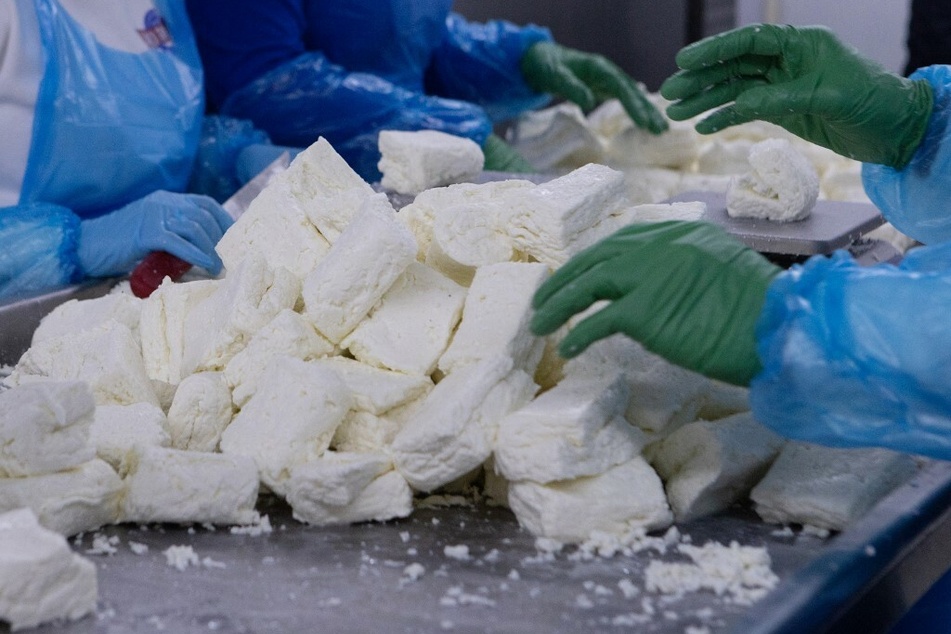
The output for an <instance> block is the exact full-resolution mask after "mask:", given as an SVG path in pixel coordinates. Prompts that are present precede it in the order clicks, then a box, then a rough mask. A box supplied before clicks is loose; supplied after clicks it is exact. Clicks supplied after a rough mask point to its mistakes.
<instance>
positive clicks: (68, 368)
mask: <svg viewBox="0 0 951 634" xmlns="http://www.w3.org/2000/svg"><path fill="white" fill-rule="evenodd" d="M49 380H52V381H85V382H86V383H87V384H88V385H89V387H90V389H91V390H92V393H93V397H94V398H95V400H96V404H97V405H132V404H133V403H140V402H145V403H151V404H153V405H158V397H157V396H156V395H155V390H154V389H153V388H152V382H151V379H150V378H149V376H148V374H147V373H146V371H145V363H144V361H143V360H142V353H141V352H140V346H139V343H138V342H137V341H136V339H135V337H134V336H133V335H132V331H131V330H129V328H128V327H127V326H124V325H122V324H120V323H119V322H117V321H115V320H110V321H108V322H106V323H104V324H103V325H101V326H98V327H96V328H93V329H91V330H86V331H83V332H80V333H76V334H75V335H65V336H62V337H55V338H52V339H47V340H45V341H41V342H39V343H38V344H37V345H35V346H32V347H30V349H29V350H27V351H26V352H25V353H24V354H23V356H22V357H20V361H19V363H17V365H16V368H15V369H14V371H13V374H11V375H10V377H9V378H8V379H7V383H8V384H9V385H18V384H21V383H29V382H32V381H49Z"/></svg>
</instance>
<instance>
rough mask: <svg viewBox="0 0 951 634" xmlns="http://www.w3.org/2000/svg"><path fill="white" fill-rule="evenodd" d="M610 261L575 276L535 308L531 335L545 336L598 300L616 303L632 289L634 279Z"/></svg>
mask: <svg viewBox="0 0 951 634" xmlns="http://www.w3.org/2000/svg"><path fill="white" fill-rule="evenodd" d="M617 269H618V267H617V266H616V264H615V263H614V262H613V261H610V260H609V261H605V262H601V263H600V264H598V265H596V266H594V267H592V268H591V269H590V270H589V271H587V272H586V273H585V274H584V275H581V276H578V277H576V278H575V279H573V280H572V281H570V282H568V283H567V284H565V285H564V286H562V287H560V288H559V289H558V290H557V292H555V293H554V294H553V295H551V296H550V297H549V298H548V300H547V301H545V302H544V303H543V304H541V305H540V306H539V307H538V310H537V311H536V313H535V315H534V316H533V317H532V323H531V327H532V332H534V333H536V334H539V335H547V334H550V333H552V332H554V331H555V330H557V329H558V328H560V327H561V325H562V324H564V323H565V322H567V321H568V320H569V319H571V318H572V317H573V316H575V315H577V314H578V313H580V312H582V311H584V310H586V309H587V308H588V307H589V306H591V305H592V304H594V303H595V302H598V301H601V300H612V301H613V300H616V299H620V298H621V297H623V296H624V295H625V294H626V293H628V292H630V290H631V289H632V288H633V286H634V278H633V277H632V276H631V275H630V274H629V273H628V271H626V270H625V271H619V270H617Z"/></svg>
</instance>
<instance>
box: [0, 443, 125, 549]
mask: <svg viewBox="0 0 951 634" xmlns="http://www.w3.org/2000/svg"><path fill="white" fill-rule="evenodd" d="M124 490H125V489H124V486H123V483H122V480H121V479H120V478H119V476H118V475H116V472H115V471H114V470H113V469H112V467H110V466H109V465H108V464H107V463H106V462H104V461H102V460H99V459H94V460H90V461H89V462H85V463H83V464H81V465H80V466H78V467H77V468H75V469H70V470H68V471H58V472H56V473H49V474H47V475H41V476H30V477H26V478H3V479H0V512H5V511H11V510H13V509H18V508H23V507H28V508H30V509H32V510H33V512H34V513H36V516H37V517H38V518H39V520H40V523H41V524H42V525H43V526H45V527H46V528H48V529H50V530H53V531H56V532H57V533H60V534H61V535H75V534H76V533H82V532H86V531H92V530H96V529H97V528H100V527H101V526H105V525H106V524H114V523H115V522H118V521H119V501H120V499H121V497H122V495H123V493H124Z"/></svg>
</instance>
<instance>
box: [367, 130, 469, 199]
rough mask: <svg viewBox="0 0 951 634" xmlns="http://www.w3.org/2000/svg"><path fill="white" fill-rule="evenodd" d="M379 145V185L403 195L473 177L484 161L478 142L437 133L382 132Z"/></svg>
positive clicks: (421, 131)
mask: <svg viewBox="0 0 951 634" xmlns="http://www.w3.org/2000/svg"><path fill="white" fill-rule="evenodd" d="M378 145H379V149H380V162H379V164H378V165H377V167H378V168H379V170H380V172H381V173H382V174H383V179H382V180H381V181H380V184H381V185H382V186H383V187H384V188H386V189H389V190H392V191H395V192H398V193H400V194H410V195H415V194H418V193H419V192H421V191H424V190H426V189H431V188H433V187H442V186H443V185H450V184H452V183H458V182H460V181H464V180H466V179H469V178H473V177H475V176H477V175H478V174H479V172H481V171H482V164H483V163H484V162H485V157H484V156H483V155H482V148H480V147H479V145H478V144H477V143H476V142H475V141H472V140H471V139H467V138H465V137H460V136H455V135H452V134H447V133H445V132H440V131H438V130H414V131H402V130H382V131H381V132H380V135H379V141H378Z"/></svg>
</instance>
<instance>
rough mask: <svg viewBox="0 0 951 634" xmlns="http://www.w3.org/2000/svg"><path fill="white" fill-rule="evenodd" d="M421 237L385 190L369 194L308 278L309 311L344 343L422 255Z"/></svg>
mask: <svg viewBox="0 0 951 634" xmlns="http://www.w3.org/2000/svg"><path fill="white" fill-rule="evenodd" d="M416 251H417V246H416V240H415V239H414V238H413V235H412V233H410V231H409V230H408V229H407V228H406V227H405V226H404V225H402V224H400V223H399V222H398V221H397V220H396V213H395V212H394V211H393V206H392V205H390V203H389V202H388V201H387V199H386V196H385V195H384V194H376V195H374V196H371V197H369V198H368V199H367V201H366V203H365V204H364V205H363V207H361V209H360V212H359V213H358V214H357V215H356V217H355V218H354V220H353V222H352V223H350V225H349V226H348V227H347V229H345V230H344V232H343V233H342V234H341V235H340V237H339V238H338V239H337V241H336V242H335V243H334V245H333V247H332V248H331V249H330V253H328V254H327V257H326V258H324V260H323V261H321V262H320V264H318V265H317V267H316V268H315V269H314V270H313V271H312V272H311V273H310V275H308V276H307V278H306V279H305V281H304V288H303V296H304V309H305V310H304V314H305V316H307V318H308V319H310V320H311V322H312V323H313V324H314V326H315V327H316V328H317V331H318V332H320V334H322V335H323V336H325V337H326V338H327V339H329V340H330V341H331V342H333V343H339V342H340V340H342V339H343V338H344V337H345V336H347V335H348V334H349V333H350V332H351V331H352V330H353V329H354V328H355V327H356V326H357V324H359V323H360V322H361V321H362V320H363V318H364V317H366V316H367V314H368V313H369V312H370V310H371V309H372V308H373V307H374V305H376V303H377V302H378V301H380V298H382V297H383V295H384V293H386V291H387V290H388V289H389V288H390V286H391V285H392V284H393V282H395V281H396V280H397V278H399V276H400V275H402V274H403V272H404V271H405V270H406V267H408V266H409V265H410V263H411V262H413V261H414V260H415V258H416Z"/></svg>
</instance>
